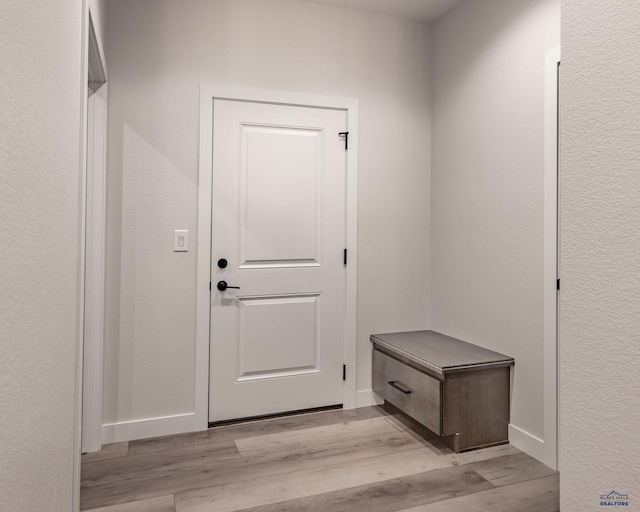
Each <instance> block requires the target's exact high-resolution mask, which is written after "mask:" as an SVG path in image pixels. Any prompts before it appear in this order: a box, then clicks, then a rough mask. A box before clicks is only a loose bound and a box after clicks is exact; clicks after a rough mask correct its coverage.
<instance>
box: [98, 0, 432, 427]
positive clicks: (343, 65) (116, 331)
mask: <svg viewBox="0 0 640 512" xmlns="http://www.w3.org/2000/svg"><path fill="white" fill-rule="evenodd" d="M107 34H108V35H107V54H108V57H109V59H108V64H109V78H110V85H109V100H110V109H109V126H110V129H109V140H110V150H109V192H108V239H107V240H108V241H107V244H108V263H107V264H108V267H107V308H106V315H107V317H106V322H107V325H106V344H107V346H106V354H105V357H106V360H105V411H104V418H105V422H107V423H112V422H126V421H129V420H135V419H142V418H153V417H159V416H168V415H177V414H181V413H189V412H193V407H194V405H193V400H194V395H193V386H194V384H193V379H194V374H193V366H194V360H193V358H194V346H195V340H194V336H195V335H194V329H195V324H194V322H195V318H194V316H195V252H194V251H193V250H192V251H191V252H189V253H174V252H172V233H173V230H174V229H189V230H190V232H191V240H190V243H191V244H192V245H191V247H192V248H193V247H195V242H196V240H195V229H196V193H197V188H196V187H197V185H196V176H197V155H198V108H199V107H198V85H199V83H201V82H209V83H218V84H232V85H240V86H245V87H254V88H267V89H276V90H289V91H295V92H306V93H317V94H323V95H334V96H347V97H355V98H358V99H359V100H360V127H361V129H360V133H359V134H358V136H359V142H360V168H359V173H360V174H359V175H360V182H359V189H358V190H359V195H360V202H359V208H358V211H359V242H358V244H359V245H358V246H359V255H360V257H359V261H358V265H359V267H358V271H359V279H358V286H359V290H358V365H359V366H358V389H360V390H366V389H369V388H370V387H371V383H370V379H371V377H370V375H371V367H370V364H371V363H370V347H369V341H368V338H369V335H370V334H371V333H376V332H384V331H396V330H407V329H419V328H426V327H428V323H429V322H428V315H427V311H428V295H429V279H428V276H429V246H428V240H429V201H430V193H429V186H430V185H429V183H430V172H429V161H430V147H429V141H430V109H429V97H430V91H429V75H428V67H429V42H428V39H429V32H428V28H427V27H426V26H425V25H423V24H421V23H418V22H412V21H407V20H401V19H398V18H394V17H390V16H384V15H375V14H367V13H362V12H357V11H352V10H342V9H339V8H334V7H327V6H319V5H314V4H308V3H301V2H293V1H290V0H276V1H274V2H264V1H263V0H184V1H180V2H176V1H172V0H111V1H110V2H109V3H108V28H107Z"/></svg>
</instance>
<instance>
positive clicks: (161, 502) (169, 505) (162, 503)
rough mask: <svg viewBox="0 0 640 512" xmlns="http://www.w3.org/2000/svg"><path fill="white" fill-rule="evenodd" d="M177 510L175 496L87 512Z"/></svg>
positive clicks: (163, 511) (172, 511)
mask: <svg viewBox="0 0 640 512" xmlns="http://www.w3.org/2000/svg"><path fill="white" fill-rule="evenodd" d="M82 510H84V509H82ZM175 510H176V509H175V506H174V502H173V495H170V496H159V497H157V498H151V499H150V500H141V501H132V502H129V503H124V504H122V505H113V506H110V507H102V508H94V509H91V510H90V511H87V512H175Z"/></svg>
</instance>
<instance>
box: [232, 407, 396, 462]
mask: <svg viewBox="0 0 640 512" xmlns="http://www.w3.org/2000/svg"><path fill="white" fill-rule="evenodd" d="M399 431H400V429H399V428H398V427H397V426H395V425H393V424H392V423H391V422H390V421H388V420H387V419H386V418H384V417H380V418H372V419H367V420H358V421H349V422H344V423H335V424H333V425H323V426H320V427H312V428H305V429H301V430H292V431H287V432H280V433H277V434H266V435H261V436H254V437H248V438H245V439H238V440H237V441H236V445H237V447H238V450H239V451H240V453H241V454H242V456H243V457H249V456H251V457H255V456H259V455H265V454H267V453H278V452H290V451H294V450H299V449H302V448H304V447H305V446H307V447H308V446H314V445H321V444H326V443H328V442H331V441H332V440H335V439H343V440H347V439H361V438H363V437H370V436H375V435H380V434H390V433H393V432H399Z"/></svg>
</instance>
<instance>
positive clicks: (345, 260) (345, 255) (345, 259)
mask: <svg viewBox="0 0 640 512" xmlns="http://www.w3.org/2000/svg"><path fill="white" fill-rule="evenodd" d="M344 264H345V265H346V264H347V250H346V249H345V250H344Z"/></svg>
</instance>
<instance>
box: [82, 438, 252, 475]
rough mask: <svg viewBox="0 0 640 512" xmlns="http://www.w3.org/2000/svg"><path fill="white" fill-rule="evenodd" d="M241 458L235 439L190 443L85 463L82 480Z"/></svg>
mask: <svg viewBox="0 0 640 512" xmlns="http://www.w3.org/2000/svg"><path fill="white" fill-rule="evenodd" d="M238 458H240V452H239V451H238V448H237V447H236V444H235V443H234V442H233V441H222V442H219V443H215V444H210V445H203V446H189V447H187V448H182V449H173V450H165V451H163V452H152V453H143V454H139V455H132V456H129V457H121V458H115V459H109V460H103V461H96V462H88V463H85V464H82V468H81V471H82V481H83V483H85V484H86V485H87V486H90V485H92V482H94V481H97V480H101V479H104V478H107V477H108V479H109V480H110V481H113V480H118V479H128V478H130V477H131V475H135V474H137V473H149V472H154V471H155V470H157V469H158V468H160V469H161V470H162V471H166V470H167V469H168V468H171V470H173V471H176V470H178V469H189V468H191V467H204V466H207V465H209V464H212V463H214V462H219V461H225V460H230V459H238Z"/></svg>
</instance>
